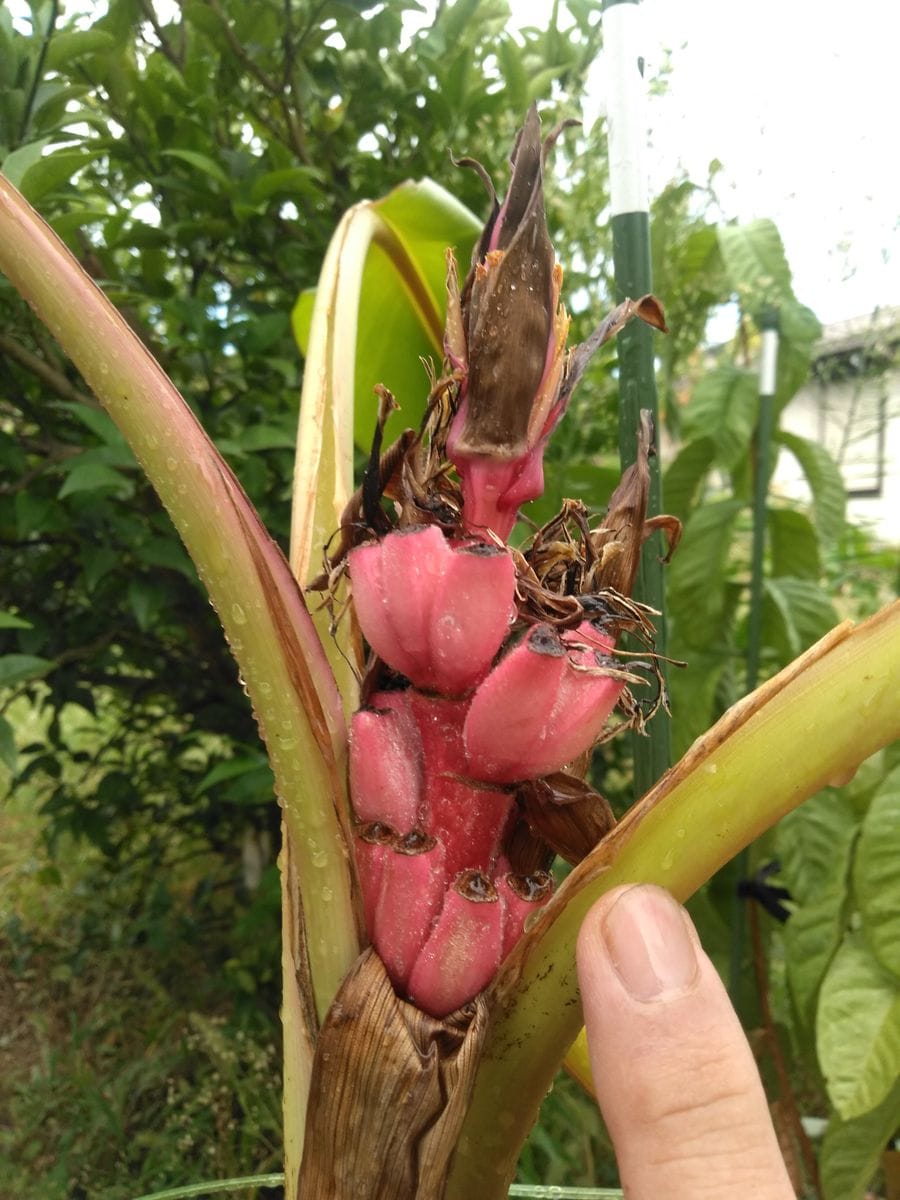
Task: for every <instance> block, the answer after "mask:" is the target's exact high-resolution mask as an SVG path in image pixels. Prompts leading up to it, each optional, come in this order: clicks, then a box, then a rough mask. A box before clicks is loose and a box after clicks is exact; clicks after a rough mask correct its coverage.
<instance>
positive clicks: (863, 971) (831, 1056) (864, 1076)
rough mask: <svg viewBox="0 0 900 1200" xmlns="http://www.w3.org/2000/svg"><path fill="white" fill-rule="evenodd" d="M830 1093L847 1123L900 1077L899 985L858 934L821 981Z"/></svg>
mask: <svg viewBox="0 0 900 1200" xmlns="http://www.w3.org/2000/svg"><path fill="white" fill-rule="evenodd" d="M816 1032H817V1038H816V1043H817V1049H818V1054H819V1063H820V1065H821V1068H822V1073H823V1075H824V1076H825V1083H826V1086H827V1088H828V1096H829V1098H830V1100H831V1102H832V1104H833V1105H834V1107H835V1108H836V1109H837V1111H838V1112H839V1113H840V1115H841V1117H842V1118H843V1119H844V1120H845V1121H849V1120H852V1119H853V1118H854V1117H861V1116H863V1114H865V1113H867V1112H869V1110H870V1109H873V1108H875V1107H876V1106H877V1105H879V1104H880V1103H881V1102H882V1100H884V1098H885V1097H886V1096H887V1095H888V1093H889V1092H890V1090H891V1088H893V1087H894V1085H895V1084H896V1082H897V1079H898V1078H900V986H898V984H897V981H896V979H894V978H893V977H892V976H891V975H889V974H888V973H887V972H886V971H885V970H884V969H883V967H882V966H881V965H880V963H879V962H878V960H877V959H876V958H875V956H874V955H873V954H872V952H871V950H870V949H869V947H868V946H867V945H866V943H865V941H864V940H863V938H862V936H861V935H860V934H858V933H854V934H848V935H847V937H846V938H845V939H844V941H843V943H842V945H841V946H840V948H839V949H838V952H837V954H836V955H835V957H834V960H833V962H832V964H831V966H830V967H829V969H828V973H827V974H826V976H825V979H824V981H823V983H822V989H821V992H820V993H819V1011H818V1018H817V1021H816Z"/></svg>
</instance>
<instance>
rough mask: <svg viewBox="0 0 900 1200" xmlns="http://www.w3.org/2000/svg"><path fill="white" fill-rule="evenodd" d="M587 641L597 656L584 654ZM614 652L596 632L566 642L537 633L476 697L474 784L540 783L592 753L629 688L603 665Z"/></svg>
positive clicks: (544, 630) (469, 743) (469, 732)
mask: <svg viewBox="0 0 900 1200" xmlns="http://www.w3.org/2000/svg"><path fill="white" fill-rule="evenodd" d="M585 628H587V630H588V633H585V632H584V630H585ZM587 641H589V642H590V645H591V647H592V648H591V649H589V650H583V649H580V648H579V647H580V645H581V643H582V642H587ZM612 645H613V643H612V640H611V639H609V638H607V637H605V636H604V635H600V634H597V633H596V632H595V631H594V630H593V628H592V627H590V626H582V627H581V629H580V630H579V631H574V632H567V633H565V634H563V635H562V636H560V635H559V634H558V633H557V632H556V631H555V630H554V629H552V628H551V627H550V626H549V625H535V626H534V628H533V629H532V630H531V631H530V632H529V634H528V636H527V637H526V638H524V639H523V640H522V641H521V642H520V643H519V644H518V645H517V646H515V647H514V648H513V649H512V650H511V651H510V652H509V653H508V654H507V655H506V657H505V658H503V659H502V660H501V661H500V662H499V663H498V664H497V666H496V667H495V668H494V669H493V671H491V673H490V674H489V675H488V677H487V678H486V679H485V681H484V682H483V683H482V684H481V685H480V686H479V688H478V689H477V691H476V692H475V695H474V696H473V697H472V702H471V704H470V706H469V711H468V714H467V716H466V721H465V725H464V727H463V741H464V743H465V750H466V759H467V763H468V768H469V772H470V774H471V775H472V777H473V778H475V779H482V780H485V781H487V782H490V783H514V782H516V781H518V780H523V779H536V778H538V777H539V776H541V775H549V774H551V773H552V772H554V771H559V770H560V769H561V768H562V767H564V766H565V765H566V763H568V762H571V761H572V760H573V759H574V758H577V756H578V755H579V754H581V753H583V752H584V751H585V750H588V749H589V748H590V747H591V746H592V745H593V743H594V742H595V741H596V740H597V737H598V736H599V735H600V733H601V731H602V729H603V726H604V725H605V724H606V721H607V719H608V718H609V715H610V713H611V712H612V710H613V708H615V705H616V702H617V701H618V699H619V696H620V695H621V693H622V688H623V687H624V684H622V683H621V682H619V681H618V680H615V679H611V678H609V676H608V675H604V674H603V668H602V666H601V665H600V662H599V661H598V655H599V656H600V657H601V658H602V656H604V655H606V654H608V653H609V651H610V650H611V649H612ZM593 647H596V649H594V648H593Z"/></svg>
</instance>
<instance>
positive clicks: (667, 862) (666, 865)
mask: <svg viewBox="0 0 900 1200" xmlns="http://www.w3.org/2000/svg"><path fill="white" fill-rule="evenodd" d="M674 862H675V851H674V849H673V848H671V847H670V848H669V849H668V850H667V851H666V852H665V854H664V855H663V856H662V862H661V863H660V864H659V865H660V866H661V867H662V869H663V870H664V871H671V870H672V864H673V863H674Z"/></svg>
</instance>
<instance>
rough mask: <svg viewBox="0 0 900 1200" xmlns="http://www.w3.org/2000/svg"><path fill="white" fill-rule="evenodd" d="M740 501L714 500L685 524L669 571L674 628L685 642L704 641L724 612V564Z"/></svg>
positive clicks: (699, 509)
mask: <svg viewBox="0 0 900 1200" xmlns="http://www.w3.org/2000/svg"><path fill="white" fill-rule="evenodd" d="M742 507H743V505H742V503H741V501H740V500H716V501H713V502H712V503H710V504H704V505H703V506H702V508H698V509H697V510H696V511H695V512H693V513H692V514H691V516H690V517H689V518H688V520H687V524H686V526H685V530H684V536H683V539H682V543H681V545H680V546H679V548H678V553H677V554H676V555H675V557H674V558H673V560H672V566H671V567H670V568H669V572H670V573H669V598H670V601H671V614H672V621H673V625H674V624H675V623H676V622H677V623H678V626H679V630H680V633H679V636H680V637H681V638H683V639H684V641H685V642H687V643H689V644H690V642H691V639H692V638H694V637H700V638H701V639H705V638H706V637H707V635H708V630H709V627H710V626H711V625H714V624H716V623H717V622H718V621H719V620H720V618H721V616H722V614H723V612H724V608H725V586H726V572H725V563H726V560H727V558H728V553H729V550H730V548H731V542H732V537H733V530H734V523H735V521H736V519H737V515H738V513H739V512H740V511H741V509H742Z"/></svg>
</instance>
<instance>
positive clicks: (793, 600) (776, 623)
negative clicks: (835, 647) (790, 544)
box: [763, 576, 838, 662]
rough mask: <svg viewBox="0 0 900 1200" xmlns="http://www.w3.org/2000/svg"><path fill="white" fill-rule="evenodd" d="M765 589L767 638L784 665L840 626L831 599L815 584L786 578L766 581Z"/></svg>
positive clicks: (764, 625) (764, 630) (764, 624)
mask: <svg viewBox="0 0 900 1200" xmlns="http://www.w3.org/2000/svg"><path fill="white" fill-rule="evenodd" d="M763 586H764V593H765V594H764V600H763V637H764V640H765V643H766V644H767V645H769V646H774V647H775V648H776V649H777V650H778V652H779V654H780V655H781V658H782V660H783V661H785V662H787V661H788V660H789V659H791V658H795V657H796V656H797V655H798V654H800V652H801V651H803V650H805V649H806V648H807V646H811V645H812V644H813V642H815V641H817V640H818V639H819V638H820V637H823V636H824V635H825V634H826V633H827V632H828V630H829V629H833V628H834V626H835V625H837V624H838V615H837V612H836V611H835V607H834V605H833V604H832V602H831V599H830V598H829V596H828V595H827V594H826V592H825V591H824V589H823V588H822V587H821V586H820V585H819V584H818V583H816V582H815V581H814V580H811V579H795V578H793V577H792V576H782V577H781V578H778V579H766V580H765V581H764V584H763Z"/></svg>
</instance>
